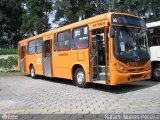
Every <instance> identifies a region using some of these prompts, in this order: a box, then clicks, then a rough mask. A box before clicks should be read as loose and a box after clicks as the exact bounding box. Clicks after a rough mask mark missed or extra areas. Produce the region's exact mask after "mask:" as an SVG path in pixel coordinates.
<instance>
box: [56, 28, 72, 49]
mask: <svg viewBox="0 0 160 120" xmlns="http://www.w3.org/2000/svg"><path fill="white" fill-rule="evenodd" d="M70 41H71V31H70V30H68V31H65V32H61V33H59V34H58V40H57V45H56V47H57V48H56V50H58V51H63V50H69V49H70Z"/></svg>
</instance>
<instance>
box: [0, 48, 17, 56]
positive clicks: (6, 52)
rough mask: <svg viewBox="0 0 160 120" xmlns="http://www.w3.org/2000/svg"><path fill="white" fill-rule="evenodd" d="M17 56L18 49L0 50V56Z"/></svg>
mask: <svg viewBox="0 0 160 120" xmlns="http://www.w3.org/2000/svg"><path fill="white" fill-rule="evenodd" d="M12 54H18V49H16V48H9V49H8V48H0V55H12Z"/></svg>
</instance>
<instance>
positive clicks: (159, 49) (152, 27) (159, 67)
mask: <svg viewBox="0 0 160 120" xmlns="http://www.w3.org/2000/svg"><path fill="white" fill-rule="evenodd" d="M147 28H148V30H149V33H150V40H149V43H150V51H151V65H152V78H153V79H154V80H157V81H160V21H157V22H152V23H147Z"/></svg>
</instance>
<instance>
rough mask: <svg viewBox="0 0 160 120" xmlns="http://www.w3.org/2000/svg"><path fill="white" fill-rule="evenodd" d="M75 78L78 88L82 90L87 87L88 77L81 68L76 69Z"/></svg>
mask: <svg viewBox="0 0 160 120" xmlns="http://www.w3.org/2000/svg"><path fill="white" fill-rule="evenodd" d="M74 78H75V83H76V85H77V86H78V87H80V88H85V87H87V83H86V76H85V73H84V70H83V69H82V68H80V67H79V68H77V69H76V71H75V76H74Z"/></svg>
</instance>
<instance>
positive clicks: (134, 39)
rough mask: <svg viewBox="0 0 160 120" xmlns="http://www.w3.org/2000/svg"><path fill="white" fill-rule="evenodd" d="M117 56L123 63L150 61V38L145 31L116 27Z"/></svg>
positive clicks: (115, 48) (115, 43)
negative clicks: (148, 42)
mask: <svg viewBox="0 0 160 120" xmlns="http://www.w3.org/2000/svg"><path fill="white" fill-rule="evenodd" d="M113 28H114V30H115V37H114V50H115V56H116V57H117V58H118V59H120V60H121V61H123V60H125V61H133V62H135V61H146V60H148V59H149V48H148V44H147V41H148V37H147V32H146V30H145V29H140V28H133V27H127V26H114V27H113Z"/></svg>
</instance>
